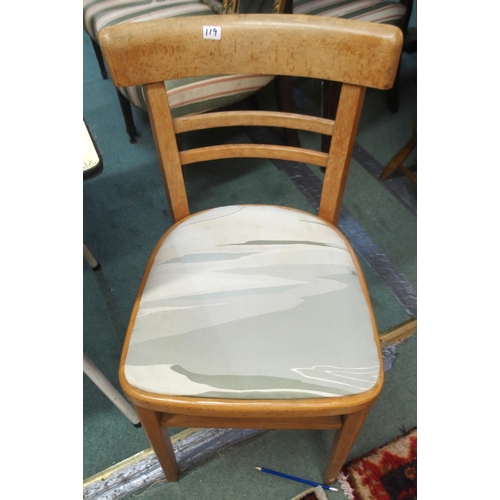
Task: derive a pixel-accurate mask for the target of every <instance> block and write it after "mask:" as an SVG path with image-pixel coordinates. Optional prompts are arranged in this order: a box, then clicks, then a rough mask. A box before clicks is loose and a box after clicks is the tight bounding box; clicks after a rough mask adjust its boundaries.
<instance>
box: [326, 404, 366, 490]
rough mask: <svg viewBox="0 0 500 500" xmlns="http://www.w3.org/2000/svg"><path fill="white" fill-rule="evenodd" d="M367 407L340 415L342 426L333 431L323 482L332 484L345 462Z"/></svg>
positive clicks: (363, 419)
mask: <svg viewBox="0 0 500 500" xmlns="http://www.w3.org/2000/svg"><path fill="white" fill-rule="evenodd" d="M368 411H369V408H368V409H366V410H362V411H359V412H356V413H351V414H349V415H344V416H343V417H342V420H343V423H342V428H341V429H338V430H336V431H335V435H334V436H333V442H332V446H331V448H330V454H329V456H328V462H327V466H326V471H325V475H324V482H325V484H332V483H334V482H335V480H336V479H337V476H338V475H339V472H340V470H341V469H342V466H343V465H344V464H345V462H346V460H347V457H348V455H349V452H350V451H351V448H352V446H353V444H354V441H356V438H357V436H358V433H359V431H360V430H361V427H362V426H363V422H364V421H365V418H366V415H368Z"/></svg>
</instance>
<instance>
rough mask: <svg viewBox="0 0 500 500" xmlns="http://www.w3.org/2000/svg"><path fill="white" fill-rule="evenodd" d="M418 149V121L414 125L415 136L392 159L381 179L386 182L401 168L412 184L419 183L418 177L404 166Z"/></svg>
mask: <svg viewBox="0 0 500 500" xmlns="http://www.w3.org/2000/svg"><path fill="white" fill-rule="evenodd" d="M416 147H417V121H416V120H415V123H414V124H413V134H412V137H411V139H410V140H409V141H408V142H407V143H406V144H405V145H404V146H403V147H402V148H401V149H400V150H399V151H398V152H397V153H396V154H395V155H394V156H393V157H392V158H391V160H390V161H389V163H388V164H387V166H386V167H385V168H384V170H383V171H382V173H381V174H380V176H379V179H380V180H382V181H384V180H385V179H387V178H388V177H389V176H390V175H391V174H392V173H393V172H394V171H395V170H396V169H397V168H399V169H400V170H401V171H402V172H403V173H404V174H405V175H406V176H407V177H408V178H409V179H410V180H411V181H412V182H414V183H415V184H416V183H417V177H416V176H415V175H414V174H413V173H411V172H410V171H409V170H408V169H407V168H405V167H404V166H403V162H404V161H405V160H406V158H408V156H409V155H410V153H411V152H412V151H413V150H414V149H415V148H416Z"/></svg>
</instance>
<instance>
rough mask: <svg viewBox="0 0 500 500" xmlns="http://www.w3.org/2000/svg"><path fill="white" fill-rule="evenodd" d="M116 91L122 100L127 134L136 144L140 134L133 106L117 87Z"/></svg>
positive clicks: (121, 104) (121, 105)
mask: <svg viewBox="0 0 500 500" xmlns="http://www.w3.org/2000/svg"><path fill="white" fill-rule="evenodd" d="M116 93H117V94H118V100H119V101H120V107H121V109H122V114H123V119H124V120H125V128H126V130H127V134H128V135H129V137H130V142H131V143H132V144H134V143H136V142H137V139H136V137H137V136H138V135H139V133H138V132H137V129H136V128H135V123H134V116H133V115H132V106H131V105H130V101H129V100H128V99H127V98H126V97H125V96H124V95H123V94H122V93H121V92H120V91H119V90H118V89H116Z"/></svg>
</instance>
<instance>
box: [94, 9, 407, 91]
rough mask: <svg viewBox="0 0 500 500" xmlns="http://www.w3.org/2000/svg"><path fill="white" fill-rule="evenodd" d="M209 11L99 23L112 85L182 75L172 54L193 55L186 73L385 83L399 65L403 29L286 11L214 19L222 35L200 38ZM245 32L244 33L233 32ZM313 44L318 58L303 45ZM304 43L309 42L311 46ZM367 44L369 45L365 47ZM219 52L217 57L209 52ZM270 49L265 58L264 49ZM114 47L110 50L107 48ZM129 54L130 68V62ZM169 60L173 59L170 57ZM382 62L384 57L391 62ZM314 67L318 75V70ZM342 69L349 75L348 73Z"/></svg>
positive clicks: (389, 82) (382, 85) (209, 18)
mask: <svg viewBox="0 0 500 500" xmlns="http://www.w3.org/2000/svg"><path fill="white" fill-rule="evenodd" d="M213 24H214V18H213V17H212V16H194V17H183V18H174V19H161V20H158V21H151V22H148V26H147V29H144V28H145V27H144V23H131V24H121V25H117V26H110V27H107V28H105V29H103V30H102V31H101V33H100V35H99V42H100V44H101V47H102V49H103V53H104V56H105V57H106V59H107V60H108V63H109V61H112V63H110V64H109V70H110V74H111V78H112V79H113V82H114V84H115V85H116V86H117V87H126V86H131V85H144V84H147V83H153V82H160V81H164V80H173V79H176V78H182V77H184V76H185V75H184V73H185V70H184V67H183V65H182V64H178V61H177V59H179V58H181V59H184V60H187V59H189V60H193V59H194V60H196V61H198V64H197V67H196V68H195V73H196V75H194V74H193V68H192V67H191V68H190V69H191V72H190V75H189V76H209V75H218V74H219V75H220V74H240V73H241V68H245V72H246V73H255V74H280V75H289V74H293V75H297V68H300V76H303V77H309V76H311V75H312V74H314V75H315V76H316V78H321V79H325V80H332V81H343V82H346V83H351V84H354V85H361V86H366V87H373V88H377V89H382V90H385V89H389V88H391V87H392V85H393V82H394V78H395V75H396V72H397V68H398V63H399V58H400V54H401V47H402V42H403V34H402V32H401V30H400V29H399V28H396V27H394V26H389V25H384V24H376V23H369V22H363V21H355V20H346V19H338V18H327V17H322V16H308V15H296V14H294V15H289V14H235V15H231V16H221V17H220V18H217V26H219V27H220V28H221V30H222V31H221V33H222V34H221V39H220V40H211V39H204V38H203V27H204V26H206V25H208V26H212V25H213ZM242 30H243V31H245V33H246V34H247V36H246V37H245V39H244V40H242V39H241V37H239V36H238V38H237V40H238V46H236V45H237V44H236V36H237V35H238V34H239V35H241V31H242ZM306 41H307V44H311V43H313V44H314V46H316V47H317V51H316V52H315V55H316V57H314V58H311V57H310V52H308V51H307V50H304V47H305V46H307V44H306ZM309 46H310V45H309ZM367 49H368V50H367ZM215 53H218V55H221V56H222V57H217V58H214V57H213V55H214V54H215ZM271 53H272V54H275V56H273V57H269V55H270V54H271ZM111 54H112V57H109V55H111ZM131 59H132V60H134V65H133V67H131V66H130V65H129V64H128V61H130V60H131ZM172 61H175V62H174V63H173V64H172V63H171V62H172ZM387 61H390V62H389V63H388V62H387ZM318 69H319V74H318ZM346 75H349V76H348V77H346Z"/></svg>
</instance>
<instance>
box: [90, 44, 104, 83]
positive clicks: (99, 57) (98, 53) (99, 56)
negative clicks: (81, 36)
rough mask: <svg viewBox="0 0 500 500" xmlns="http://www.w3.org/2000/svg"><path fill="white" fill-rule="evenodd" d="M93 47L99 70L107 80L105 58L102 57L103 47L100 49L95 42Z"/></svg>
mask: <svg viewBox="0 0 500 500" xmlns="http://www.w3.org/2000/svg"><path fill="white" fill-rule="evenodd" d="M92 47H94V52H95V56H96V58H97V62H98V63H99V69H100V70H101V76H102V79H103V80H107V79H108V72H107V71H106V65H105V64H104V57H103V56H102V51H101V47H99V44H98V43H97V42H95V41H94V40H92Z"/></svg>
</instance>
